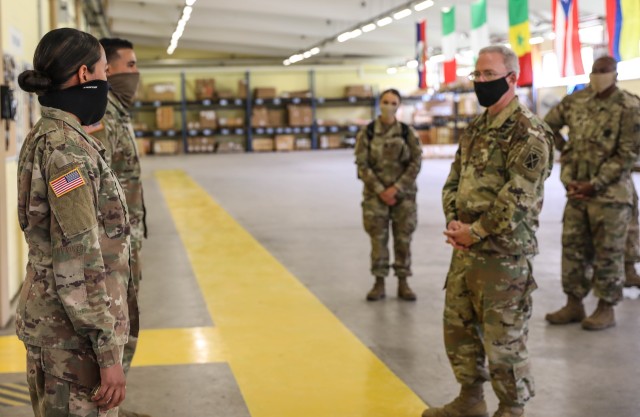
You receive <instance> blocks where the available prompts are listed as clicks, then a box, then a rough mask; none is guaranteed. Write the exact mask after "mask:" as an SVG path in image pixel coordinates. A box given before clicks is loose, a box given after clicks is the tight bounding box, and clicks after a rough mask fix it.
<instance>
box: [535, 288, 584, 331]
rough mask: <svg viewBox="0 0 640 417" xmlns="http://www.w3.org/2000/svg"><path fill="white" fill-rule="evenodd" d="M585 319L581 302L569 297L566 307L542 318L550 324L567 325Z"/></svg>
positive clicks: (571, 296)
mask: <svg viewBox="0 0 640 417" xmlns="http://www.w3.org/2000/svg"><path fill="white" fill-rule="evenodd" d="M585 317H586V314H585V313H584V306H583V305H582V300H580V299H579V298H576V297H574V296H573V295H570V296H568V297H567V305H566V306H564V307H562V308H561V309H560V310H558V311H555V312H553V313H548V314H547V315H546V316H544V318H545V320H547V321H548V322H549V323H551V324H569V323H578V322H581V321H582V320H583V319H584V318H585Z"/></svg>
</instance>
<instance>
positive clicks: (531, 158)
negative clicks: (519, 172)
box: [524, 151, 540, 171]
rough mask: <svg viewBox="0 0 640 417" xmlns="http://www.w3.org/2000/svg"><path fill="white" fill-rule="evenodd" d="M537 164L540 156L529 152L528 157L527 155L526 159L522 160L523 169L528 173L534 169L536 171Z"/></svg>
mask: <svg viewBox="0 0 640 417" xmlns="http://www.w3.org/2000/svg"><path fill="white" fill-rule="evenodd" d="M539 163H540V155H539V154H537V153H536V152H533V151H531V152H529V155H527V157H526V158H525V160H524V167H525V168H527V169H528V170H530V171H533V170H534V169H536V167H537V166H538V164H539Z"/></svg>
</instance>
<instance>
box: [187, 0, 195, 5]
mask: <svg viewBox="0 0 640 417" xmlns="http://www.w3.org/2000/svg"><path fill="white" fill-rule="evenodd" d="M195 2H196V0H186V1H185V4H186V5H187V6H193V4H194V3H195Z"/></svg>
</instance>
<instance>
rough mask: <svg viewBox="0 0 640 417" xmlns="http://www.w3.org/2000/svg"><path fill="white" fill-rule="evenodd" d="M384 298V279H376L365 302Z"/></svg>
mask: <svg viewBox="0 0 640 417" xmlns="http://www.w3.org/2000/svg"><path fill="white" fill-rule="evenodd" d="M385 296H386V294H385V292H384V277H376V283H375V284H373V288H371V291H369V292H368V293H367V301H378V300H381V299H383V298H384V297H385Z"/></svg>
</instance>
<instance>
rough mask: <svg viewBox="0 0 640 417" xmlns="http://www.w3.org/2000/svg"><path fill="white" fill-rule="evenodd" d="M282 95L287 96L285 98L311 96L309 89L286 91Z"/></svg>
mask: <svg viewBox="0 0 640 417" xmlns="http://www.w3.org/2000/svg"><path fill="white" fill-rule="evenodd" d="M282 97H287V98H311V91H309V90H301V91H287V92H285V93H283V94H282Z"/></svg>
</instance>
